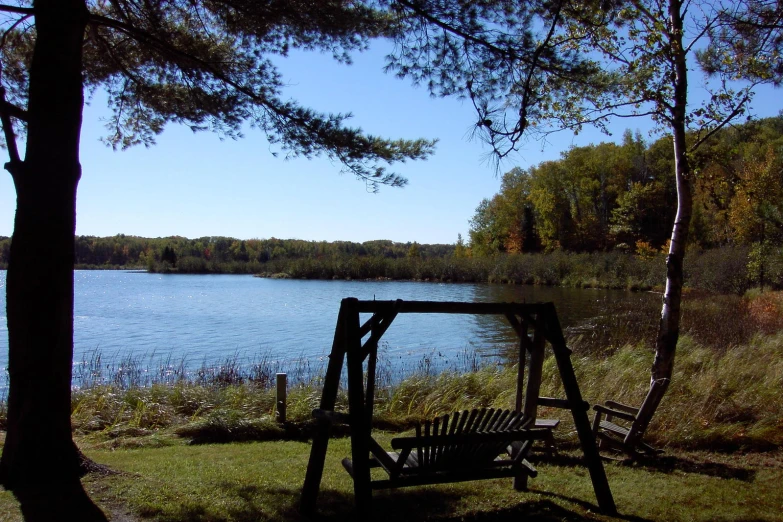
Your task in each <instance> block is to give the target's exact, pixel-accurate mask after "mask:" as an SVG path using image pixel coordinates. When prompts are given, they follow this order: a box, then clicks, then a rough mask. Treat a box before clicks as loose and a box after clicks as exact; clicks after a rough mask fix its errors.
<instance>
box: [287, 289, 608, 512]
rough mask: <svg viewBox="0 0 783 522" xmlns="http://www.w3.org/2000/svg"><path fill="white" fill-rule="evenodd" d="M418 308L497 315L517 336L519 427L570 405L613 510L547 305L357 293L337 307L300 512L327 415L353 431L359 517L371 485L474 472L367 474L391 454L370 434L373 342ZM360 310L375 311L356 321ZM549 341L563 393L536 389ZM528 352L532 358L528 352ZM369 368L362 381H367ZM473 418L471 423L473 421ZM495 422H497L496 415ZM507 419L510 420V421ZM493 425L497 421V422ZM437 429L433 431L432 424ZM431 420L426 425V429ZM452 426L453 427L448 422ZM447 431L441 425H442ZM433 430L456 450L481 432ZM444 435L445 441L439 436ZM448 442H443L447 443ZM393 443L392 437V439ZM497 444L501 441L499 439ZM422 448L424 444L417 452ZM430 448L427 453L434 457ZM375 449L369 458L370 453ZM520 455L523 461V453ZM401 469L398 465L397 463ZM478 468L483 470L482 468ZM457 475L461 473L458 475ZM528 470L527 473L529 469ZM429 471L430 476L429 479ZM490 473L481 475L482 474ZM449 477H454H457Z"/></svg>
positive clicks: (519, 484) (521, 483) (322, 447)
mask: <svg viewBox="0 0 783 522" xmlns="http://www.w3.org/2000/svg"><path fill="white" fill-rule="evenodd" d="M405 313H420V314H421V313H423V314H472V315H502V316H504V317H505V318H506V319H507V320H508V322H509V324H510V326H511V328H512V329H513V330H514V332H516V334H517V337H518V339H519V366H518V367H519V374H518V379H517V390H516V402H515V411H514V415H512V416H509V419H510V418H511V417H514V418H515V419H517V420H515V421H514V422H515V423H516V424H515V426H516V425H519V426H520V429H523V428H524V427H525V426H533V425H534V423H535V420H536V411H537V408H538V406H539V405H542V406H550V407H558V408H564V409H568V410H570V411H571V414H572V415H573V420H574V425H575V426H576V431H577V434H578V436H579V442H580V444H581V448H582V452H583V454H584V463H585V465H586V466H587V468H588V471H589V473H590V479H591V480H592V483H593V489H594V490H595V496H596V499H597V501H598V505H599V507H600V508H601V511H603V512H604V513H607V514H613V513H615V512H616V508H615V504H614V499H613V497H612V492H611V490H610V489H609V483H608V481H607V479H606V473H605V471H604V468H603V463H602V462H601V458H600V456H599V453H598V448H597V446H596V440H595V435H594V434H593V431H592V429H591V425H590V421H589V419H588V417H587V410H588V405H587V403H586V402H584V401H583V400H582V395H581V393H580V391H579V385H578V384H577V381H576V376H575V375H574V368H573V365H572V364H571V350H569V349H568V347H567V346H566V342H565V338H564V337H563V332H562V330H561V328H560V322H559V320H558V318H557V313H556V312H555V307H554V305H553V304H552V303H536V304H525V303H462V302H432V301H402V300H397V301H359V300H358V299H355V298H347V299H343V301H342V303H341V305H340V313H339V315H338V318H337V327H336V328H335V334H334V344H333V345H332V353H331V354H330V356H329V364H328V366H327V369H326V377H325V379H324V388H323V396H322V397H321V404H320V408H319V409H318V410H316V412H314V413H315V414H316V417H317V418H319V419H321V422H320V423H319V426H318V430H317V431H316V435H315V436H314V438H313V445H312V449H311V451H310V461H309V463H308V466H307V474H306V476H305V481H304V486H303V487H302V498H301V509H302V512H303V513H305V514H310V513H313V512H314V511H315V504H316V500H317V497H318V491H319V489H320V486H321V478H322V476H323V469H324V462H325V459H326V450H327V446H328V444H329V432H330V426H331V421H332V420H334V419H340V420H346V421H347V422H348V424H349V425H350V431H351V460H350V464H349V465H348V467H349V469H350V472H351V475H352V476H353V484H354V494H355V499H356V507H357V511H358V515H359V519H360V520H369V519H370V518H371V501H372V490H373V489H378V488H381V487H401V486H402V485H412V484H413V483H415V484H426V483H435V482H447V481H454V480H460V479H459V477H461V476H464V477H466V478H465V479H470V480H472V479H475V478H476V477H477V476H480V475H477V474H475V473H464V469H463V470H459V472H458V473H455V474H453V476H452V478H451V479H449V478H448V476H447V478H446V479H445V480H444V479H443V475H438V476H437V477H436V476H435V475H426V474H425V475H422V476H418V477H416V479H415V480H414V481H413V482H412V483H410V484H406V483H403V482H402V481H399V482H395V481H394V480H380V481H373V480H372V479H371V476H370V468H371V467H372V466H373V465H374V464H377V463H378V461H380V462H381V464H383V463H386V462H388V463H389V464H390V465H391V462H390V460H389V459H390V457H388V456H387V455H386V453H385V451H384V450H383V448H381V447H380V445H379V444H378V443H377V442H375V440H374V439H373V438H372V433H371V432H372V426H371V423H372V415H373V403H374V399H375V368H376V363H377V358H378V341H380V339H381V337H382V336H383V334H384V333H385V332H386V330H387V329H388V328H389V326H390V325H391V323H392V322H393V321H394V319H395V317H397V315H398V314H405ZM360 314H372V316H371V317H370V318H369V319H368V320H367V321H365V322H364V323H362V322H361V318H360ZM547 345H549V346H550V347H551V349H552V351H553V353H554V356H555V360H556V362H557V367H558V370H559V372H560V378H561V380H562V383H563V388H564V391H565V396H566V398H565V399H557V398H550V397H539V390H540V387H541V375H542V370H543V363H544V358H545V348H546V346H547ZM528 356H529V364H527V358H528ZM343 363H345V364H346V370H347V381H348V414H347V415H346V414H344V413H336V412H334V407H335V403H336V400H337V392H338V388H339V385H340V375H341V373H342V369H343ZM526 366H527V369H528V376H527V387H526V389H525V390H523V387H524V386H523V383H524V381H525V369H526ZM365 372H366V386H365ZM470 422H471V421H468V423H470ZM498 422H499V423H500V422H501V421H498ZM509 422H510V421H509ZM497 425H498V426H499V425H500V424H497ZM435 426H436V431H437V424H435ZM428 430H429V425H427V431H428ZM452 430H453V428H452ZM443 431H444V432H445V431H446V430H445V426H444V430H443ZM526 433H527V434H528V439H527V440H526V441H524V442H523V441H520V442H522V446H521V447H522V448H523V449H525V450H526V449H527V448H529V445H530V444H532V441H533V440H534V439H540V436H539V434H537V433H536V430H535V429H530V430H527V431H526ZM437 435H438V433H433V436H432V437H429V435H428V437H429V438H428V440H431V441H432V440H434V441H436V442H437V441H440V442H441V447H444V446H443V444H450V445H451V446H450V447H452V448H453V446H454V441H455V440H461V441H467V440H468V439H471V440H472V439H475V438H478V437H482V436H483V435H481V434H470V435H466V434H457V435H456V438H452V439H444V438H443V436H440V437H438V436H437ZM487 437H490V438H491V440H492V441H494V442H495V443H497V440H499V437H500V438H502V437H505V435H502V434H500V435H499V434H498V433H497V432H496V431H493V432H492V433H491V434H489V435H487ZM441 439H443V440H441ZM444 441H447V442H444ZM392 442H393V443H394V441H392ZM501 443H502V441H501ZM420 451H421V450H420ZM437 453H438V451H437V450H433V453H432V455H436V454H437ZM371 454H372V455H373V458H371V456H370V455H371ZM520 460H521V459H520ZM400 467H402V466H400ZM479 471H480V470H479ZM460 473H461V474H460ZM531 474H532V473H531ZM428 476H430V477H432V480H431V481H429V482H428ZM489 476H491V474H488V475H486V477H489ZM513 476H514V477H515V478H514V487H515V488H516V489H519V490H524V489H526V485H527V484H526V480H527V476H522V475H517V474H515V475H513ZM453 477H457V478H456V479H455V478H453Z"/></svg>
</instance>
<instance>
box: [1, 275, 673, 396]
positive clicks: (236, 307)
mask: <svg viewBox="0 0 783 522" xmlns="http://www.w3.org/2000/svg"><path fill="white" fill-rule="evenodd" d="M5 279H6V272H4V271H0V290H2V294H3V296H4V295H5ZM74 285H75V317H74V350H75V354H74V361H75V364H76V367H75V371H76V369H77V368H78V365H80V364H82V361H89V360H90V359H92V358H93V357H94V356H95V354H96V353H100V354H101V360H102V363H103V364H106V365H111V364H114V363H116V361H118V360H120V359H122V358H123V357H126V356H128V355H132V356H135V357H143V358H146V359H148V360H153V359H154V360H167V359H171V360H172V361H175V362H177V363H179V362H180V361H183V360H184V362H185V366H186V367H187V368H189V369H191V370H192V369H195V368H198V367H201V366H204V365H206V366H210V365H216V364H220V363H221V362H222V361H225V360H227V359H229V358H233V357H234V356H237V358H238V360H239V361H240V363H242V364H247V363H248V362H251V361H254V360H255V361H258V360H260V359H264V360H265V361H271V362H274V363H275V364H276V365H278V367H280V368H283V369H285V368H286V367H287V366H291V365H296V364H298V363H300V362H301V361H308V362H309V363H313V365H314V366H315V367H320V363H322V361H323V360H324V358H325V356H326V355H328V353H329V350H330V349H331V344H332V337H333V335H334V327H335V322H336V320H337V312H338V309H339V306H340V300H341V299H343V298H344V297H356V298H359V299H363V300H371V299H377V300H394V299H404V300H422V301H471V302H492V301H499V302H510V301H526V302H539V301H542V302H543V301H552V302H554V303H555V306H556V308H557V311H558V315H559V317H560V321H561V324H562V325H563V327H564V328H568V327H574V326H578V325H580V324H582V323H584V322H585V321H587V320H589V318H591V317H594V316H596V315H599V314H601V313H602V312H603V311H605V310H606V309H607V307H608V306H609V305H610V304H612V305H617V304H619V303H627V305H628V306H634V303H638V302H640V301H642V300H647V299H660V296H654V295H652V294H639V293H630V292H623V291H614V290H579V289H572V288H558V287H539V286H510V285H490V284H449V283H425V282H407V281H312V280H290V279H262V278H256V277H252V276H246V275H163V274H150V273H146V272H129V271H76V272H75V273H74ZM1 301H2V302H0V367H1V368H5V367H6V366H7V361H8V329H7V324H6V320H5V299H2V300H1ZM514 339H515V337H514V334H513V332H512V331H511V329H510V327H508V326H507V324H506V323H505V320H504V319H502V318H499V317H491V316H461V315H440V314H439V315H413V314H403V315H400V316H398V318H397V319H395V321H394V323H393V325H392V326H391V328H390V329H389V331H388V332H387V333H386V334H385V335H384V337H383V341H382V344H383V346H382V349H383V353H384V356H385V357H387V359H388V360H389V361H390V364H391V366H392V367H394V368H395V370H405V369H409V368H413V367H415V365H416V364H418V363H419V362H420V361H422V358H423V357H425V356H427V357H431V356H436V357H437V359H438V361H439V362H438V364H440V365H442V366H448V365H449V364H452V363H453V361H454V360H455V359H456V358H457V357H458V356H460V355H461V354H462V355H464V354H465V353H470V354H472V353H476V354H478V355H479V356H481V357H494V356H497V355H498V354H499V353H500V352H502V349H503V348H504V347H507V346H508V345H509V344H511V343H513V342H514ZM5 377H6V372H5V371H3V372H2V374H0V379H2V381H0V391H2V389H3V388H4V387H5V382H4V380H5Z"/></svg>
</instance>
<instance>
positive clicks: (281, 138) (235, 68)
mask: <svg viewBox="0 0 783 522" xmlns="http://www.w3.org/2000/svg"><path fill="white" fill-rule="evenodd" d="M388 22H389V20H388V17H387V16H386V15H385V14H384V13H382V12H380V11H378V10H376V9H374V8H372V7H371V6H368V5H366V4H364V3H362V2H360V1H358V0H357V1H354V0H324V1H319V2H309V1H307V2H306V1H299V0H269V1H265V2H257V1H254V0H34V1H30V0H21V1H17V2H15V3H14V4H6V3H0V31H1V32H2V35H1V36H0V122H2V127H3V137H4V144H5V146H6V148H7V151H8V154H9V161H8V162H7V163H6V165H5V167H6V169H7V170H8V171H9V172H10V174H11V176H12V178H13V181H14V187H15V189H16V195H17V209H16V214H15V220H14V233H13V237H12V241H11V245H10V252H9V254H8V257H9V263H8V276H7V293H6V296H7V321H8V337H9V375H10V387H9V394H8V430H7V436H6V439H5V444H4V446H3V454H2V459H0V484H2V485H3V486H4V487H6V488H7V489H10V490H12V491H13V492H14V494H15V495H16V497H17V498H18V499H19V501H20V503H21V507H22V512H23V513H24V516H25V519H27V520H54V519H62V518H67V519H69V520H85V521H86V520H105V519H106V518H105V516H104V515H103V514H102V513H101V512H100V510H99V509H98V508H97V507H95V506H94V505H93V504H92V503H91V502H90V500H89V498H88V497H87V495H86V494H85V492H84V490H83V488H82V486H81V483H80V482H79V480H78V477H79V475H80V474H81V473H83V472H84V471H85V470H86V469H88V468H89V463H88V462H87V461H86V460H85V459H84V458H83V456H82V455H81V454H80V452H79V451H78V449H77V448H76V446H75V445H74V443H73V440H72V436H71V426H70V393H71V391H70V387H71V373H72V359H73V299H74V293H73V266H74V257H75V245H74V234H75V229H76V193H77V187H78V183H79V179H80V178H81V175H82V170H81V164H80V160H79V141H80V137H81V136H80V134H81V123H82V114H83V108H84V98H85V93H86V94H87V95H88V96H89V95H92V94H95V93H96V92H98V91H101V92H105V93H106V96H107V99H108V105H109V107H110V109H111V113H112V115H111V117H110V118H109V120H108V121H107V135H106V142H107V144H108V145H110V146H112V147H115V148H127V147H130V146H133V145H138V144H143V145H147V146H149V145H152V144H153V143H154V141H155V137H156V136H157V135H158V134H159V133H160V132H162V131H163V129H164V128H165V126H166V125H167V124H169V123H176V124H183V125H188V126H189V127H190V128H191V129H193V130H194V131H200V130H210V131H214V132H217V133H220V134H222V135H223V136H227V137H231V138H235V137H239V136H240V135H241V134H242V129H243V126H244V125H245V124H249V125H251V126H254V127H257V128H259V129H260V130H261V131H262V132H263V133H264V134H266V136H267V137H268V139H269V140H270V141H271V142H272V143H273V144H275V145H276V146H277V147H279V149H280V150H281V151H283V152H284V153H285V154H287V155H293V156H297V155H298V156H304V157H313V156H317V155H321V154H323V155H326V156H327V157H329V158H331V159H333V160H335V162H339V163H341V164H342V165H343V168H344V169H345V170H347V171H348V172H351V173H353V174H354V175H356V176H357V177H358V178H359V179H361V180H364V181H365V182H366V183H367V184H368V186H369V187H370V188H371V189H374V190H376V189H377V188H378V187H379V186H380V185H391V186H402V185H404V184H405V183H406V180H405V178H404V177H402V176H400V175H398V174H396V173H394V172H390V171H388V170H387V165H388V164H391V163H395V162H401V161H405V160H408V159H421V158H424V157H426V156H427V155H429V154H430V153H431V152H432V150H433V147H434V141H431V140H424V139H414V140H408V139H398V140H390V139H385V138H379V137H377V136H372V135H369V134H365V133H364V132H362V131H361V129H357V128H352V127H350V126H348V125H347V123H346V122H347V120H348V118H349V116H350V115H349V114H344V113H334V114H331V113H330V114H323V113H319V112H317V111H314V110H312V109H309V108H307V107H304V106H302V105H300V104H298V103H297V102H296V101H294V100H290V99H286V98H285V95H284V93H283V80H282V78H281V76H280V74H279V72H278V71H277V69H276V67H275V64H274V60H273V58H274V57H279V56H285V55H286V54H287V53H288V52H289V51H290V50H291V49H304V50H317V51H326V52H328V53H331V54H332V55H333V56H334V57H335V59H337V60H343V61H349V59H350V55H349V53H350V52H352V51H356V50H360V49H362V48H363V47H364V46H365V45H366V44H367V42H368V40H369V39H370V38H373V37H377V36H380V35H383V34H385V33H386V32H387V31H388V28H389V23H388ZM18 135H23V136H24V142H25V152H24V154H21V153H20V151H19V148H18V144H17V136H18ZM43 238H46V239H47V240H48V241H44V240H43ZM164 249H165V247H164ZM238 255H239V256H240V257H243V255H242V252H241V245H240V251H239V252H238ZM245 255H247V253H246V252H245ZM165 257H166V260H165V262H167V263H175V262H176V253H175V252H173V251H172V250H171V249H169V250H168V251H166V256H165ZM44 470H45V471H44Z"/></svg>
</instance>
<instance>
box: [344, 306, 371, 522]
mask: <svg viewBox="0 0 783 522" xmlns="http://www.w3.org/2000/svg"><path fill="white" fill-rule="evenodd" d="M357 303H358V300H357V299H344V300H343V306H344V307H345V309H346V311H345V330H346V335H345V342H346V355H347V357H346V363H347V368H346V369H347V370H348V416H349V419H348V422H349V423H350V425H351V462H352V464H353V492H354V497H355V499H356V510H357V511H358V518H359V520H370V513H371V508H372V506H371V503H372V487H371V485H370V431H371V427H370V416H371V415H372V405H369V407H368V406H367V404H366V403H365V390H364V371H363V368H364V357H363V353H362V339H361V337H360V325H359V309H358V307H357ZM368 410H369V411H368Z"/></svg>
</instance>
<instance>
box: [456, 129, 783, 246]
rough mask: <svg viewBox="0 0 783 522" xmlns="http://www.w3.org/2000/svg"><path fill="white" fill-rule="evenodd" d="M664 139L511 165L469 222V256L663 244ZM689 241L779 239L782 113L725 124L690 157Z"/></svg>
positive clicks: (666, 199) (631, 138)
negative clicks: (692, 174) (528, 164)
mask: <svg viewBox="0 0 783 522" xmlns="http://www.w3.org/2000/svg"><path fill="white" fill-rule="evenodd" d="M671 147H672V144H671V138H670V137H663V138H660V139H658V140H656V141H654V142H652V143H651V144H649V145H648V144H647V143H646V142H645V140H644V139H643V138H642V136H641V135H640V134H638V133H637V134H636V135H634V134H632V133H631V132H630V131H626V133H625V135H624V137H623V141H622V143H620V144H614V143H600V144H598V145H589V146H586V147H573V148H571V149H569V150H567V151H565V152H563V153H562V156H561V158H560V159H559V160H555V161H546V162H543V163H540V164H538V165H536V166H533V167H530V168H528V169H522V168H518V167H517V168H514V169H512V170H511V171H509V172H507V173H506V174H505V175H504V176H503V178H502V184H501V188H500V191H499V192H498V194H496V195H495V196H494V197H492V198H491V199H485V200H483V201H482V202H481V203H480V204H479V206H478V208H477V209H476V213H475V215H474V216H473V218H472V219H471V221H470V242H469V247H470V252H471V253H472V255H474V256H488V255H489V256H491V255H496V254H499V253H504V252H505V253H515V252H538V251H542V250H543V251H552V250H557V249H563V250H567V251H572V252H593V251H606V250H612V249H616V248H619V249H626V250H630V251H631V252H635V253H638V254H641V255H645V254H648V253H650V252H653V251H659V250H660V249H661V248H662V247H665V245H666V242H667V241H668V239H669V237H670V235H671V230H672V222H673V220H674V214H675V211H676V208H677V204H676V200H677V193H676V189H675V185H674V179H673V177H672V175H671V173H672V171H673V169H674V164H673V159H672V154H671ZM692 163H693V168H694V169H695V172H696V173H697V176H696V177H695V183H694V187H693V189H694V210H693V219H692V222H691V231H690V234H689V241H690V243H691V245H695V246H698V247H700V248H705V249H709V248H715V247H720V246H726V245H752V246H754V248H756V249H764V248H767V249H768V248H769V247H770V246H774V245H780V244H781V242H782V241H783V116H778V117H775V118H767V119H762V120H757V121H751V122H749V123H746V124H743V125H739V126H736V127H732V128H725V129H723V130H721V131H720V132H718V133H716V134H715V135H714V136H713V137H712V138H711V139H710V140H709V141H708V142H706V143H704V144H703V145H702V146H701V148H699V149H698V151H697V153H695V154H694V155H693V157H692Z"/></svg>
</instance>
